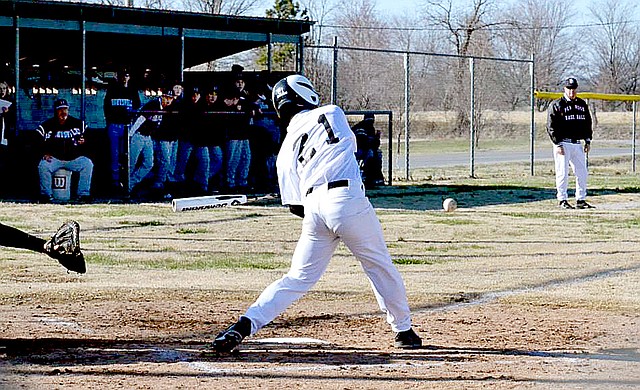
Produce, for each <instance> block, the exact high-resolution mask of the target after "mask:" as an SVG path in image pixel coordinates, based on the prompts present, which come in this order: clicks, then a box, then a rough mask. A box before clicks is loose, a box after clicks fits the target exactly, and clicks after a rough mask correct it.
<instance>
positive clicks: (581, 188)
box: [553, 141, 589, 200]
mask: <svg viewBox="0 0 640 390" xmlns="http://www.w3.org/2000/svg"><path fill="white" fill-rule="evenodd" d="M559 145H560V146H562V149H563V150H564V154H559V153H558V145H553V159H554V162H555V170H556V189H557V194H556V198H557V199H558V200H567V199H569V195H568V193H567V188H568V187H569V166H571V169H572V170H573V173H574V174H575V175H576V200H585V199H586V198H587V176H588V174H589V173H588V170H587V158H586V155H585V153H584V146H583V145H582V143H580V142H569V141H566V142H564V141H563V142H560V143H559Z"/></svg>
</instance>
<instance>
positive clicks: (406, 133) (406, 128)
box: [404, 52, 411, 181]
mask: <svg viewBox="0 0 640 390" xmlns="http://www.w3.org/2000/svg"><path fill="white" fill-rule="evenodd" d="M409 74H410V72H409V53H408V52H405V53H404V145H405V152H404V157H405V158H404V167H405V179H406V180H407V181H409V139H410V138H409V105H410V103H411V96H410V94H409V93H410V92H409Z"/></svg>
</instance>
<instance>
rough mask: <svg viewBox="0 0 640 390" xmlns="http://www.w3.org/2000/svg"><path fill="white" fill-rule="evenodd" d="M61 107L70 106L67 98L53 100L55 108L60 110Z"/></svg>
mask: <svg viewBox="0 0 640 390" xmlns="http://www.w3.org/2000/svg"><path fill="white" fill-rule="evenodd" d="M60 108H69V103H68V102H67V99H58V100H56V101H55V102H53V109H54V110H58V109H60Z"/></svg>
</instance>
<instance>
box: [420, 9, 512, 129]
mask: <svg viewBox="0 0 640 390" xmlns="http://www.w3.org/2000/svg"><path fill="white" fill-rule="evenodd" d="M494 11H495V10H494V9H493V2H492V0H473V1H472V4H471V5H470V6H467V7H466V8H460V9H457V8H454V1H453V0H446V1H438V0H428V1H427V3H426V20H427V24H428V25H433V26H437V27H439V28H441V29H442V34H443V37H444V39H446V40H447V41H448V42H449V45H450V49H449V50H453V52H454V53H455V54H457V55H459V56H470V55H487V54H488V53H490V52H491V51H492V45H491V34H490V29H491V28H492V27H495V26H499V25H501V24H503V23H502V22H496V21H494V20H493V14H494ZM468 69H469V66H468V61H467V60H466V59H465V58H459V59H458V60H457V62H456V65H455V66H454V67H453V73H452V74H451V73H450V75H449V77H450V79H451V80H452V81H453V83H452V87H453V88H450V89H448V90H446V91H445V96H444V99H443V101H444V102H450V103H452V104H454V107H455V109H456V112H457V114H456V116H457V119H456V124H455V128H456V129H457V131H458V133H459V134H460V135H462V134H464V133H465V132H466V131H467V130H468V128H469V123H470V120H469V115H468V107H469V104H470V103H469V97H468V93H465V91H468V88H467V83H465V80H468V79H469V78H468ZM444 71H446V69H443V72H444ZM477 112H478V113H480V112H481V110H478V111H477ZM476 123H479V121H476Z"/></svg>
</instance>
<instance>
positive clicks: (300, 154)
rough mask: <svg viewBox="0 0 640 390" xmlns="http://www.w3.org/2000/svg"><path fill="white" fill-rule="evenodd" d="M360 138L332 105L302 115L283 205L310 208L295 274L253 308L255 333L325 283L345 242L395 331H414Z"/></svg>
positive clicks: (293, 130)
mask: <svg viewBox="0 0 640 390" xmlns="http://www.w3.org/2000/svg"><path fill="white" fill-rule="evenodd" d="M355 151H356V138H355V135H354V134H353V132H352V131H351V129H350V127H349V124H348V122H347V118H346V117H345V115H344V112H343V111H342V110H341V109H340V108H339V107H337V106H334V105H328V106H323V107H319V108H316V109H313V110H310V111H302V112H300V113H298V114H296V115H295V116H294V117H293V118H292V119H291V122H290V124H289V126H288V128H287V136H286V138H285V140H284V142H283V144H282V147H281V149H280V152H279V154H278V159H277V163H276V165H277V168H278V180H279V184H280V193H281V196H282V203H283V204H284V205H303V206H304V212H305V216H304V219H303V222H302V232H301V235H300V238H299V240H298V244H297V246H296V249H295V251H294V253H293V258H292V260H291V268H290V270H289V272H288V273H287V274H286V275H284V276H283V277H282V278H281V279H279V280H277V281H275V282H274V283H272V284H271V285H269V286H268V287H267V288H266V289H265V290H264V291H263V292H262V294H261V295H260V297H259V298H258V299H257V300H256V302H255V303H254V304H253V305H251V306H250V307H249V309H248V310H247V312H246V313H245V316H246V317H248V318H249V319H250V320H251V323H252V326H251V334H254V333H255V332H257V331H258V330H259V329H261V328H262V327H263V326H265V325H267V324H268V323H269V322H271V321H272V320H273V319H274V318H275V317H276V316H278V315H279V314H280V313H282V312H283V311H284V310H286V309H287V307H289V305H291V304H292V303H293V302H295V301H296V300H298V299H299V298H301V297H302V296H303V295H304V294H305V293H306V292H307V291H308V290H309V289H311V288H312V287H313V286H314V285H315V283H316V282H317V281H318V280H319V279H320V277H321V276H322V274H323V273H324V271H325V270H326V268H327V266H328V265H329V261H330V260H331V256H332V255H333V252H334V251H335V249H336V247H337V246H338V244H339V242H340V241H342V242H344V243H345V245H346V246H347V247H348V248H349V250H350V251H351V252H352V253H353V254H354V255H355V256H356V258H357V259H358V260H359V261H360V263H361V265H362V268H363V269H364V271H365V273H366V275H367V277H368V278H369V280H370V282H371V285H372V287H373V291H374V293H375V296H376V299H377V301H378V304H379V306H380V308H381V309H382V311H384V312H385V313H386V316H387V322H388V323H389V324H390V325H391V328H392V330H393V331H394V332H402V331H405V330H408V329H410V328H411V314H410V310H409V305H408V303H407V297H406V292H405V287H404V282H403V280H402V277H401V275H400V273H399V272H398V270H397V268H396V267H395V265H394V264H393V263H392V262H391V256H390V255H389V252H388V250H387V246H386V244H385V241H384V237H383V234H382V227H381V225H380V221H379V220H378V218H377V216H376V213H375V211H374V209H373V207H372V206H371V203H369V200H368V199H367V197H365V193H364V186H363V184H362V180H361V178H360V170H359V167H358V164H357V162H356V158H355Z"/></svg>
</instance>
